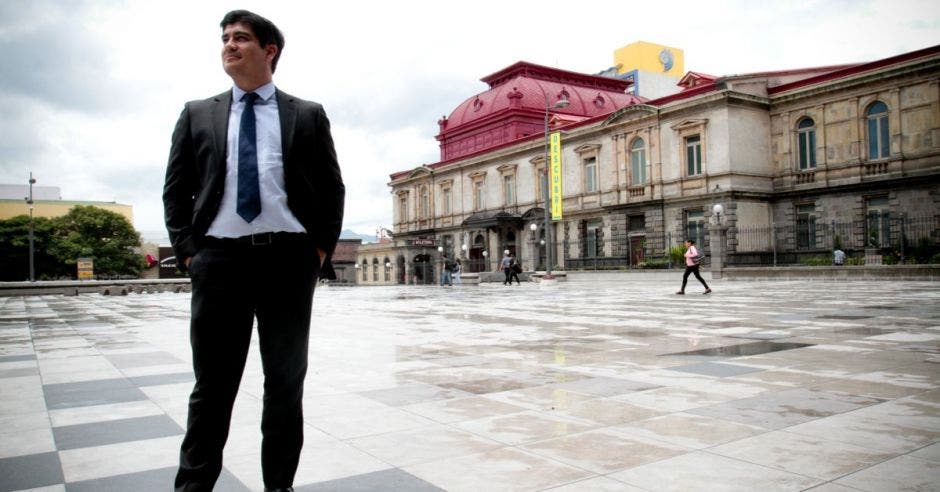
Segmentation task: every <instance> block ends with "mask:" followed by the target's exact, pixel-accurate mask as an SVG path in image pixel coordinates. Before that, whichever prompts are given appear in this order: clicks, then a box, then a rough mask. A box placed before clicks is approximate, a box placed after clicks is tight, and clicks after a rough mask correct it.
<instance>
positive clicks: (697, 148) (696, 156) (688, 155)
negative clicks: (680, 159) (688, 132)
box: [685, 135, 702, 176]
mask: <svg viewBox="0 0 940 492" xmlns="http://www.w3.org/2000/svg"><path fill="white" fill-rule="evenodd" d="M685 163H686V175H687V176H696V175H698V174H702V138H701V137H700V136H698V135H692V136H691V137H686V139H685Z"/></svg>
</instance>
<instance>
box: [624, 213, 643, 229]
mask: <svg viewBox="0 0 940 492" xmlns="http://www.w3.org/2000/svg"><path fill="white" fill-rule="evenodd" d="M627 229H628V230H629V231H630V232H642V231H645V230H646V217H645V216H643V215H631V216H630V217H628V218H627Z"/></svg>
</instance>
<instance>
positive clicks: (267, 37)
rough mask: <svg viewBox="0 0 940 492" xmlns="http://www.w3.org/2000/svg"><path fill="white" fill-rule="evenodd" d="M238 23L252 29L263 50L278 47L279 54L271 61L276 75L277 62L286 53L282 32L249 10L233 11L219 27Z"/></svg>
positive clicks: (226, 15)
mask: <svg viewBox="0 0 940 492" xmlns="http://www.w3.org/2000/svg"><path fill="white" fill-rule="evenodd" d="M238 22H242V23H244V24H247V25H248V26H250V27H251V30H252V31H254V33H255V37H256V38H258V43H259V44H261V47H262V48H264V47H265V46H267V45H269V44H273V45H275V46H277V53H275V54H274V59H273V60H271V73H274V69H275V68H277V60H278V58H280V57H281V52H282V51H284V35H283V34H281V30H280V29H278V28H277V26H275V25H274V23H273V22H271V21H269V20H267V19H265V18H264V17H261V16H260V15H258V14H256V13H254V12H249V11H247V10H233V11H231V12H229V13H227V14H225V17H223V18H222V22H221V23H220V24H219V26H220V27H221V28H222V29H225V26H230V25H232V24H236V23H238Z"/></svg>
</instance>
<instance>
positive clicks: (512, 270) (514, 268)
mask: <svg viewBox="0 0 940 492" xmlns="http://www.w3.org/2000/svg"><path fill="white" fill-rule="evenodd" d="M509 258H510V260H509V285H512V279H516V285H522V282H520V281H519V274H520V273H522V264H521V263H519V260H517V259H516V254H515V253H510V254H509Z"/></svg>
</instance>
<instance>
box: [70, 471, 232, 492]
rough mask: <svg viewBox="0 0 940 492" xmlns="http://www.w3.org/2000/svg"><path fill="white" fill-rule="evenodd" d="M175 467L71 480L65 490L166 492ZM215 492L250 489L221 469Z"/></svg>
mask: <svg viewBox="0 0 940 492" xmlns="http://www.w3.org/2000/svg"><path fill="white" fill-rule="evenodd" d="M175 477H176V468H175V467H174V468H160V469H158V470H147V471H143V472H138V473H128V474H127V475H116V476H113V477H105V478H99V479H95V480H85V481H82V482H72V483H68V484H66V485H65V490H66V492H128V491H134V492H166V491H168V490H172V489H173V479H174V478H175ZM213 490H214V491H215V492H248V491H249V490H250V489H249V488H248V487H246V486H245V485H244V484H242V483H241V482H239V481H238V479H237V478H235V477H234V476H233V475H232V474H231V473H229V471H228V470H225V469H223V470H222V474H221V475H219V480H218V481H217V482H216V483H215V488H214V489H213Z"/></svg>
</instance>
